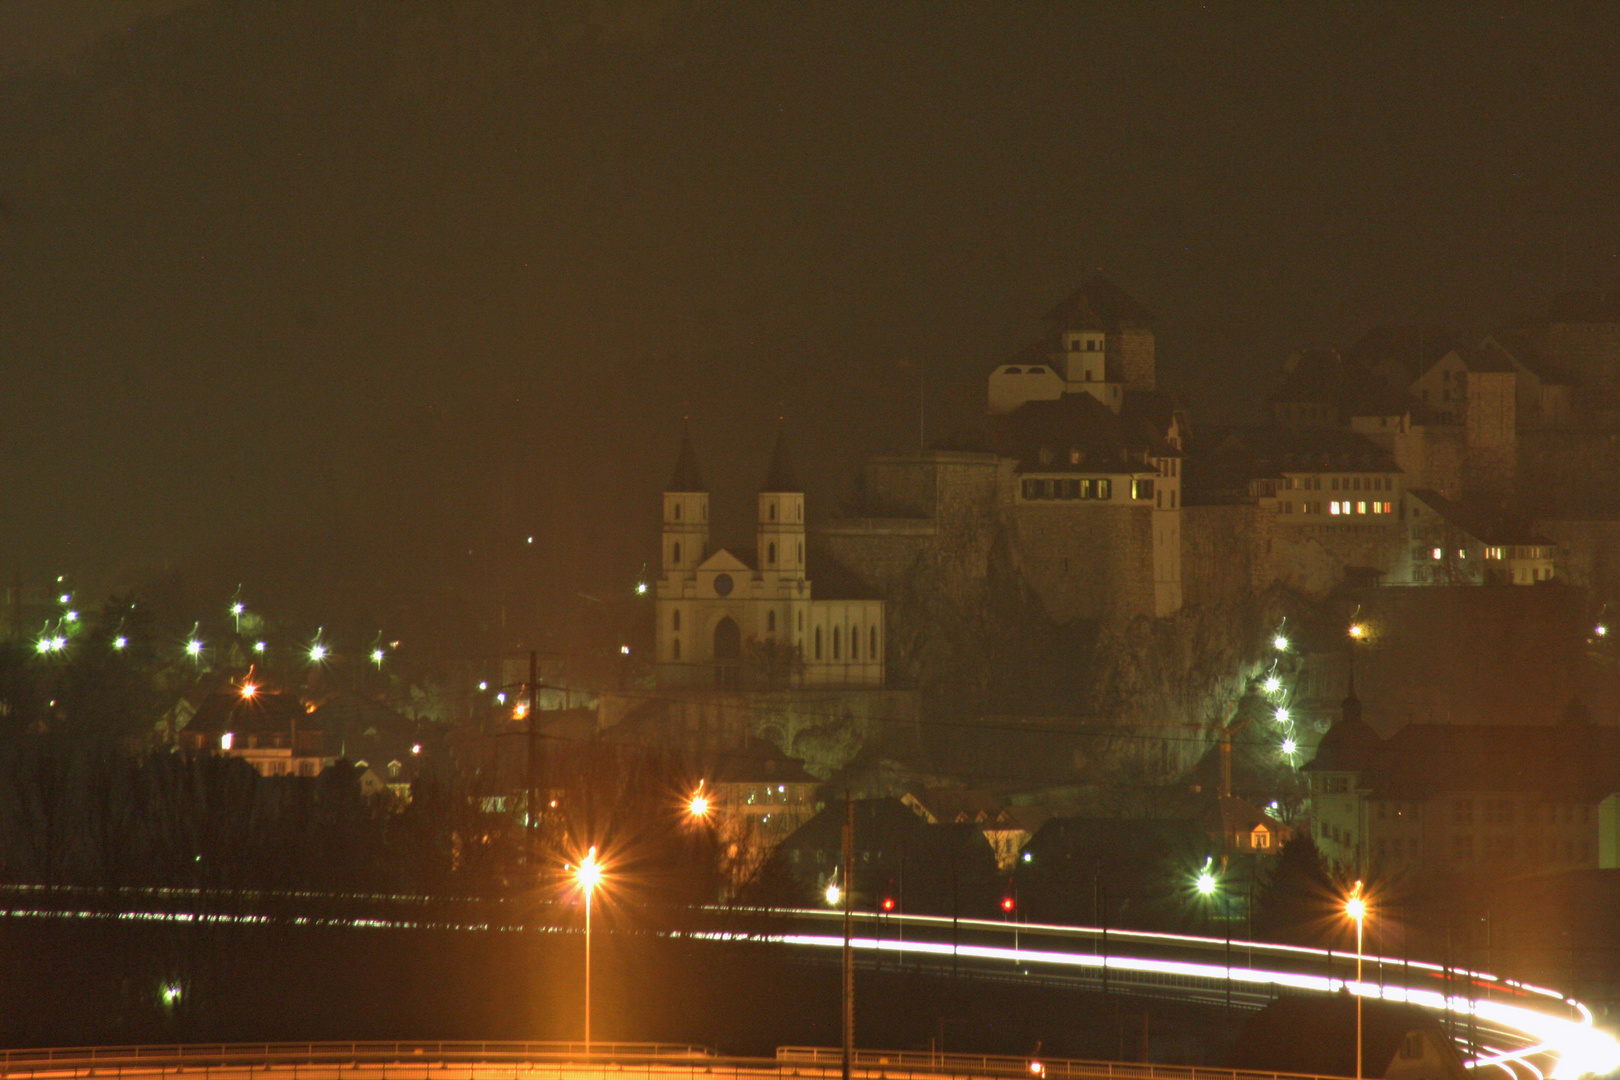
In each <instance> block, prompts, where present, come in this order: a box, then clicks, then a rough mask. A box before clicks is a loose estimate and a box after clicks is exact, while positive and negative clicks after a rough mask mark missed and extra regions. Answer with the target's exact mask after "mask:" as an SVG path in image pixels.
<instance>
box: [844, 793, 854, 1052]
mask: <svg viewBox="0 0 1620 1080" xmlns="http://www.w3.org/2000/svg"><path fill="white" fill-rule="evenodd" d="M843 855H844V893H843V897H842V899H843V901H844V994H843V998H844V1010H843V1011H844V1080H850V1068H851V1066H852V1065H853V1064H854V1060H855V949H854V947H853V946H852V944H851V942H850V931H851V930H852V929H853V926H854V912H853V910H852V905H853V904H854V902H855V875H854V873H853V870H854V863H855V800H854V799H853V798H852V797H851V796H850V793H849V791H848V790H847V789H846V790H845V791H844V852H843Z"/></svg>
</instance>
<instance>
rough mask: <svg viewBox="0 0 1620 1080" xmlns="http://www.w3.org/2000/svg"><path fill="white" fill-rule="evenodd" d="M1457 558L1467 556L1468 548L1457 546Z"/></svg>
mask: <svg viewBox="0 0 1620 1080" xmlns="http://www.w3.org/2000/svg"><path fill="white" fill-rule="evenodd" d="M1457 558H1459V559H1466V558H1468V550H1467V549H1466V548H1458V549H1457Z"/></svg>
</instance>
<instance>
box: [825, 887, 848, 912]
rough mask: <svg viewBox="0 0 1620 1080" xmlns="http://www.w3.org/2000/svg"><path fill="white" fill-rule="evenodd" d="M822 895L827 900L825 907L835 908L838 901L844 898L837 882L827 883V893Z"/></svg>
mask: <svg viewBox="0 0 1620 1080" xmlns="http://www.w3.org/2000/svg"><path fill="white" fill-rule="evenodd" d="M822 895H823V896H825V897H826V899H827V906H828V907H832V908H835V907H837V906H838V903H839V901H840V900H842V899H843V898H844V890H843V889H840V888H839V887H838V882H837V881H829V882H828V883H827V891H826V892H825V893H823V894H822Z"/></svg>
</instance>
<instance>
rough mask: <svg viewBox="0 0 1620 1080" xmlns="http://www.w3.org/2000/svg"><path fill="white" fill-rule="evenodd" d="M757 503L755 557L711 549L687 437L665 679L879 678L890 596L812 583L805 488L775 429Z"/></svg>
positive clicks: (833, 681) (705, 505)
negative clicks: (773, 446) (773, 449)
mask: <svg viewBox="0 0 1620 1080" xmlns="http://www.w3.org/2000/svg"><path fill="white" fill-rule="evenodd" d="M758 507H759V513H758V519H757V522H756V526H755V544H754V552H753V558H752V560H751V561H750V560H748V559H745V558H743V557H740V556H738V555H736V554H734V553H732V552H730V551H728V550H726V549H724V548H716V547H714V546H713V545H712V544H711V542H710V535H709V491H708V489H707V487H706V486H705V485H704V483H703V479H702V476H701V475H700V473H699V472H698V468H697V458H696V455H695V454H694V452H693V450H692V443H691V439H690V438H689V437H688V438H685V439H683V440H682V443H681V451H680V458H679V460H678V462H677V464H676V467H675V475H674V476H673V477H672V478H671V480H670V483H669V486H668V488H667V490H665V492H664V521H663V539H662V552H661V566H662V573H661V574H660V576H659V579H658V588H657V596H656V602H655V605H654V607H655V611H656V618H657V631H656V634H655V642H656V649H657V658H656V671H657V679H658V684H659V685H660V686H662V687H689V688H694V689H696V688H714V689H739V690H740V689H790V688H800V687H828V688H831V687H881V686H882V685H883V684H884V680H885V676H884V650H885V648H886V647H887V641H886V627H885V626H884V605H883V601H882V600H881V599H878V598H877V597H875V596H869V595H863V594H862V593H863V590H861V589H859V588H858V587H856V588H848V587H846V588H842V589H840V588H837V587H832V588H827V587H823V588H819V589H818V588H817V586H816V583H815V582H813V581H812V579H811V576H810V574H809V563H808V562H807V558H806V556H807V552H806V550H805V521H804V492H803V491H802V490H801V489H800V485H799V484H798V482H797V481H796V480H795V479H794V477H793V472H792V469H791V467H790V466H789V462H788V457H787V450H786V447H785V445H784V443H783V441H782V440H781V439H780V438H779V439H778V440H777V444H776V452H775V454H774V455H773V457H772V461H771V467H770V473H769V475H768V476H767V477H766V480H765V485H764V488H763V489H762V490H761V491H760V493H759V502H758ZM837 584H840V585H841V584H843V583H842V582H839V583H837ZM829 594H831V595H829Z"/></svg>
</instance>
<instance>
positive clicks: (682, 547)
mask: <svg viewBox="0 0 1620 1080" xmlns="http://www.w3.org/2000/svg"><path fill="white" fill-rule="evenodd" d="M708 547H709V492H708V489H707V488H706V487H705V486H704V484H703V477H702V476H701V475H700V474H699V473H698V467H697V455H696V454H694V453H693V452H692V436H691V434H690V433H687V434H683V435H682V436H681V454H680V457H679V458H678V459H677V460H676V462H675V475H674V476H672V477H670V480H669V486H668V487H667V488H665V489H664V552H663V560H664V573H666V574H671V573H681V572H687V571H691V570H695V569H697V566H698V564H699V563H701V562H702V561H703V556H704V555H705V554H706V553H707V551H708Z"/></svg>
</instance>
